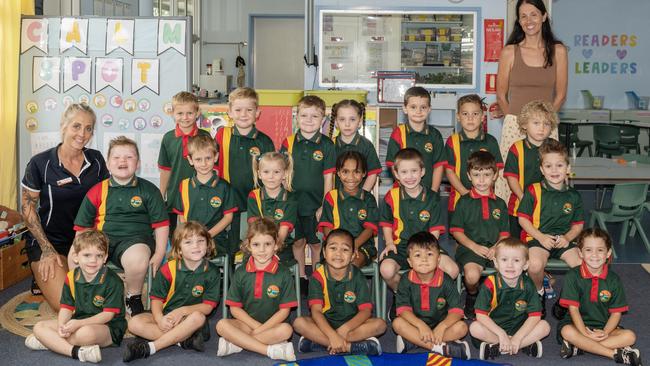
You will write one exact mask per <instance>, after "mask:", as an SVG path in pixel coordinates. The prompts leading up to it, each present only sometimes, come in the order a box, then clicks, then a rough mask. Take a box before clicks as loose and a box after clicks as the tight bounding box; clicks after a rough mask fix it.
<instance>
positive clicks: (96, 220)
mask: <svg viewBox="0 0 650 366" xmlns="http://www.w3.org/2000/svg"><path fill="white" fill-rule="evenodd" d="M107 165H108V171H109V172H110V173H111V177H110V178H109V179H106V180H104V181H102V182H100V183H98V184H96V185H95V186H94V187H93V188H91V189H90V190H89V191H88V193H87V194H86V197H85V198H84V200H83V202H82V203H81V207H80V208H79V211H78V212H77V217H76V219H75V222H74V224H75V230H76V231H77V235H78V234H79V232H80V231H84V230H88V229H91V228H93V229H97V230H100V231H103V232H104V233H106V235H107V236H108V239H109V247H108V260H110V261H111V262H112V263H114V264H115V265H116V266H118V267H121V268H123V269H124V275H125V277H126V279H125V283H126V292H127V294H126V310H127V312H129V313H130V314H131V316H135V315H138V314H140V313H141V312H143V311H144V306H143V305H142V295H141V293H142V285H143V283H144V278H145V276H146V275H147V270H148V268H149V266H151V267H152V268H153V272H154V273H155V272H156V271H157V270H158V267H159V266H160V263H161V262H162V260H163V257H164V256H165V250H166V249H167V240H168V237H169V215H168V214H167V210H165V203H164V202H163V199H162V196H161V195H160V191H159V190H158V188H157V187H156V186H155V185H154V184H153V183H151V182H149V181H148V180H146V179H142V178H140V177H136V175H135V172H136V170H137V169H138V168H139V167H140V154H139V152H138V145H136V143H135V141H133V140H131V139H128V138H126V137H124V136H120V137H117V138H115V139H113V140H111V142H110V145H109V147H108V163H107ZM152 252H153V254H152Z"/></svg>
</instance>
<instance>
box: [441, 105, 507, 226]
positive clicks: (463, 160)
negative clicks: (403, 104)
mask: <svg viewBox="0 0 650 366" xmlns="http://www.w3.org/2000/svg"><path fill="white" fill-rule="evenodd" d="M483 106H484V104H483V100H482V99H481V97H479V96H478V95H476V94H468V95H464V96H462V97H460V98H459V99H458V102H457V109H458V112H457V113H456V118H458V121H459V122H460V126H461V127H462V130H461V131H460V132H459V133H455V134H453V135H451V136H449V138H448V139H447V145H446V148H447V149H446V153H447V164H446V169H445V173H446V175H447V180H448V181H449V183H450V184H451V188H452V189H451V192H449V203H448V205H447V206H448V210H449V212H450V213H451V212H454V210H455V209H456V204H457V203H458V200H459V199H460V197H461V196H464V195H466V194H467V193H469V191H470V190H471V189H472V183H471V181H470V179H469V175H468V171H469V170H468V168H467V159H468V158H469V156H470V155H471V154H472V153H473V152H476V151H487V152H489V153H491V154H492V156H494V158H495V159H496V167H497V170H500V169H503V160H502V159H501V153H500V152H499V143H498V142H497V139H495V138H494V136H492V135H490V134H487V133H484V132H483ZM497 175H498V171H497ZM450 221H451V220H450Z"/></svg>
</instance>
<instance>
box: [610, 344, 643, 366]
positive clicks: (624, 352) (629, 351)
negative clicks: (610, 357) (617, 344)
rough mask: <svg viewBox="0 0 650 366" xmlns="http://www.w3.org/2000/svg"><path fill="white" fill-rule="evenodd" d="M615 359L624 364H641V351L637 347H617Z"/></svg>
mask: <svg viewBox="0 0 650 366" xmlns="http://www.w3.org/2000/svg"><path fill="white" fill-rule="evenodd" d="M614 361H616V363H622V364H624V365H632V366H641V352H639V350H638V349H636V348H631V347H625V348H617V349H616V353H615V354H614Z"/></svg>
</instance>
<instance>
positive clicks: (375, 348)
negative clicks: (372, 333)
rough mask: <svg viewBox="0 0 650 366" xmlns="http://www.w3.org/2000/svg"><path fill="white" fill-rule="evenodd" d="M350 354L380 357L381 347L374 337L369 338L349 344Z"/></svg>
mask: <svg viewBox="0 0 650 366" xmlns="http://www.w3.org/2000/svg"><path fill="white" fill-rule="evenodd" d="M350 353H351V354H353V355H366V356H378V355H381V345H380V344H379V340H377V338H375V337H370V338H368V339H366V340H365V341H361V342H352V344H350Z"/></svg>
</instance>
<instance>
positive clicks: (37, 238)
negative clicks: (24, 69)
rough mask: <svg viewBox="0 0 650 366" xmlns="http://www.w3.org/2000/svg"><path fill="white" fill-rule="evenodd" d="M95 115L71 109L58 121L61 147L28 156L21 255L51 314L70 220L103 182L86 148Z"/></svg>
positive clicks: (95, 154) (81, 107)
mask: <svg viewBox="0 0 650 366" xmlns="http://www.w3.org/2000/svg"><path fill="white" fill-rule="evenodd" d="M95 120H96V117H95V112H94V111H93V110H92V109H91V108H90V107H88V106H87V105H85V104H72V105H70V106H69V107H68V108H66V110H65V112H63V116H62V117H61V140H62V142H61V143H60V144H59V145H58V146H56V147H54V148H51V149H49V150H46V151H43V152H41V153H39V154H37V155H35V156H33V157H32V158H31V159H30V161H29V163H27V167H26V168H25V175H24V176H23V180H22V197H21V198H22V205H21V211H22V215H23V219H24V220H25V224H26V225H27V228H28V229H29V233H28V235H27V238H26V242H25V243H26V244H25V250H26V252H27V257H28V258H29V261H30V265H31V268H32V272H33V273H34V279H35V280H36V283H37V284H38V286H39V287H40V289H41V291H42V292H43V295H44V296H45V300H46V301H47V302H48V304H50V307H52V309H54V310H55V311H58V310H59V300H60V298H61V289H62V288H63V281H64V278H65V275H66V273H67V272H68V268H69V267H68V265H69V264H68V260H66V257H67V256H68V252H69V251H70V247H71V246H72V241H73V239H74V236H75V232H74V230H73V226H74V218H75V216H76V215H77V211H78V210H79V206H80V205H81V201H82V200H83V198H84V196H85V195H86V192H88V190H89V189H90V188H91V187H92V186H94V185H95V184H97V183H99V182H101V181H102V180H104V179H106V178H108V170H107V169H106V162H105V161H104V158H103V157H102V154H101V153H100V152H99V151H97V150H93V149H87V148H86V147H85V146H86V144H87V143H88V142H89V141H90V139H91V138H92V136H93V132H94V129H95Z"/></svg>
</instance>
